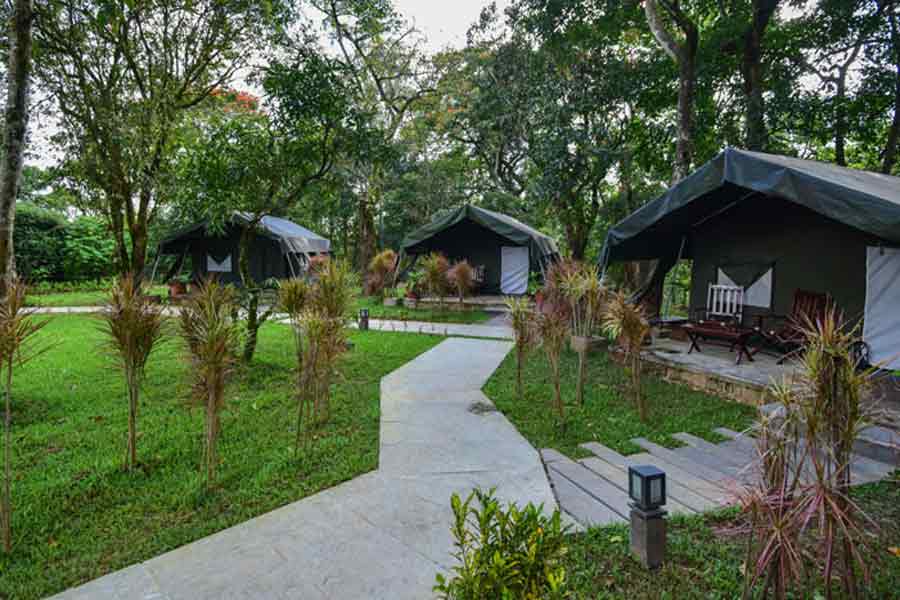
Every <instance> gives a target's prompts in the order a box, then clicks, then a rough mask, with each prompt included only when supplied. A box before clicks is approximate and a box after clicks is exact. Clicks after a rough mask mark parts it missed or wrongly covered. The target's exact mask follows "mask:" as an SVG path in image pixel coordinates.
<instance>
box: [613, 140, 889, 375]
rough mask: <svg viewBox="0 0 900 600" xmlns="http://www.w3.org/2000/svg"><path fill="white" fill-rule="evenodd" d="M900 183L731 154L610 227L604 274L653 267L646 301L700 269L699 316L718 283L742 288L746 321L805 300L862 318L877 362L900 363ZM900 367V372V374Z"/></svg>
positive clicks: (695, 290) (693, 299)
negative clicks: (667, 280) (680, 275)
mask: <svg viewBox="0 0 900 600" xmlns="http://www.w3.org/2000/svg"><path fill="white" fill-rule="evenodd" d="M898 247H900V178H897V177H891V176H889V175H882V174H879V173H871V172H867V171H860V170H856V169H848V168H844V167H839V166H836V165H832V164H826V163H821V162H815V161H809V160H801V159H798V158H791V157H787V156H778V155H774V154H764V153H760V152H748V151H745V150H737V149H734V148H727V149H725V150H724V151H723V152H722V153H720V154H719V155H718V156H716V157H715V158H714V159H713V160H711V161H710V162H708V163H707V164H705V165H704V166H702V167H701V168H699V169H698V170H697V171H695V172H694V173H693V174H691V175H689V176H688V177H685V178H684V179H682V180H681V181H679V182H678V183H676V184H675V185H674V186H672V187H671V188H670V189H669V190H668V191H667V192H666V193H665V194H663V195H662V196H660V197H659V198H657V199H656V200H654V201H653V202H650V203H649V204H647V205H645V206H644V207H642V208H640V209H639V210H637V211H636V212H634V213H633V214H632V215H630V216H629V217H627V218H626V219H625V220H623V221H622V222H620V223H619V224H617V225H616V226H615V227H613V228H612V229H611V230H610V231H609V233H608V234H607V237H606V243H605V245H604V249H603V252H602V254H601V271H603V272H605V269H606V266H607V265H608V264H609V263H611V262H615V261H632V260H656V261H658V262H657V268H656V270H655V272H654V273H653V276H652V277H651V278H650V281H649V282H648V284H647V286H645V288H644V289H643V290H641V293H643V294H647V293H656V294H659V293H660V290H661V286H662V282H663V278H664V277H665V274H666V272H668V271H669V269H671V267H672V266H673V265H674V264H675V263H676V262H677V261H678V259H679V258H683V259H691V260H692V261H693V264H692V282H691V296H690V305H691V306H690V307H691V309H698V308H703V307H705V305H706V301H707V291H708V286H709V285H710V284H715V283H720V284H728V285H738V286H740V287H743V288H744V289H745V297H746V298H747V299H748V300H749V301H748V302H745V306H746V310H747V312H748V313H763V314H767V313H775V314H782V315H784V314H789V313H790V312H791V308H792V302H793V298H794V295H795V293H796V292H797V290H808V291H812V292H818V293H827V294H829V295H830V296H831V297H832V298H833V299H834V301H835V303H836V304H837V305H838V306H839V307H840V308H841V309H842V310H843V311H844V313H845V315H846V316H847V317H848V318H850V319H860V318H863V317H864V318H865V337H866V341H868V342H869V344H870V346H872V353H873V358H874V359H876V360H880V359H882V358H884V359H887V358H889V357H896V356H897V355H898V353H900V310H896V307H897V306H900V249H898ZM898 366H900V364H898Z"/></svg>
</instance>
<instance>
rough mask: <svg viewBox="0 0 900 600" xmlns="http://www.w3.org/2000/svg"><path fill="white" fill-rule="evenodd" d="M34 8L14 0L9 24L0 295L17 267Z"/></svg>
mask: <svg viewBox="0 0 900 600" xmlns="http://www.w3.org/2000/svg"><path fill="white" fill-rule="evenodd" d="M32 10H33V6H32V2H31V0H15V3H14V7H13V13H12V16H11V17H10V22H9V24H8V28H7V30H8V31H9V37H10V48H9V64H8V67H7V84H6V85H7V89H6V92H7V95H6V115H5V119H4V131H3V158H2V162H0V296H5V295H6V286H7V283H8V282H9V280H10V279H11V278H12V277H13V276H15V268H16V265H15V251H14V248H13V227H14V224H15V219H16V196H17V195H18V192H19V183H20V181H21V179H22V166H23V164H24V163H25V143H26V139H25V136H26V133H27V130H28V101H29V87H30V78H31V24H32V18H33V15H32Z"/></svg>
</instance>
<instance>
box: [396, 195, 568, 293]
mask: <svg viewBox="0 0 900 600" xmlns="http://www.w3.org/2000/svg"><path fill="white" fill-rule="evenodd" d="M432 252H440V253H442V254H444V255H445V256H446V257H447V258H448V259H450V260H452V261H458V260H467V261H468V262H469V264H471V265H472V266H473V267H475V268H482V267H483V272H484V281H483V282H482V283H481V286H480V289H479V293H482V294H512V295H517V294H524V293H526V292H527V290H528V278H529V276H530V274H531V273H543V271H544V269H545V268H546V267H547V265H548V264H550V262H552V261H554V260H557V259H558V258H559V249H558V248H557V246H556V242H555V241H554V240H553V238H551V237H549V236H547V235H545V234H543V233H541V232H540V231H538V230H536V229H534V228H533V227H530V226H528V225H526V224H525V223H522V222H521V221H518V220H516V219H514V218H512V217H510V216H509V215H504V214H502V213H498V212H494V211H490V210H486V209H483V208H479V207H476V206H472V205H464V206H461V207H459V208H457V209H456V210H453V211H452V212H449V213H446V214H444V215H440V216H438V217H436V218H435V219H434V220H433V221H432V222H431V223H429V224H428V225H425V226H424V227H422V228H420V229H417V230H416V231H414V232H412V233H411V234H409V235H408V236H407V237H406V238H405V239H404V240H403V244H402V247H401V254H403V255H406V256H410V257H412V258H413V260H415V259H417V258H419V257H421V256H424V255H427V254H430V253H432Z"/></svg>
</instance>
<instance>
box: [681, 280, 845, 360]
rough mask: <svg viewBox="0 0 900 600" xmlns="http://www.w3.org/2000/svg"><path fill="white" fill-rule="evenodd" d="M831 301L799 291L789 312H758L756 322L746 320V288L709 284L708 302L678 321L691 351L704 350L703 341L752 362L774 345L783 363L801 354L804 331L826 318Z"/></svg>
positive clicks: (819, 295) (825, 296)
mask: <svg viewBox="0 0 900 600" xmlns="http://www.w3.org/2000/svg"><path fill="white" fill-rule="evenodd" d="M831 304H832V301H831V299H830V298H829V297H828V295H827V294H820V293H817V292H810V291H807V290H797V291H796V292H795V294H794V302H793V306H792V309H791V313H790V314H789V315H775V314H770V315H757V316H755V317H754V318H753V321H754V323H753V325H752V326H746V325H745V319H744V290H743V288H741V287H738V286H730V285H710V286H709V292H708V295H707V305H706V308H705V309H701V310H700V311H697V312H695V313H694V315H692V318H691V319H689V320H686V321H684V322H682V323H679V324H676V325H675V326H676V327H679V328H680V329H681V330H682V331H683V332H684V333H685V334H686V335H687V337H688V340H689V341H690V348H689V349H688V354H690V353H691V352H694V351H695V350H696V351H697V352H702V351H703V350H702V348H701V346H700V342H704V343H707V342H709V343H714V344H722V345H727V346H728V347H729V351H731V352H737V355H736V357H735V364H741V363H742V361H743V360H747V361H748V362H753V356H754V355H755V354H757V353H758V352H760V351H761V350H764V349H767V348H771V349H773V350H774V351H776V352H777V353H778V355H779V358H778V363H779V364H781V363H783V362H784V361H785V360H787V359H788V358H789V357H791V356H796V355H798V354H799V353H800V352H801V351H802V349H803V346H804V344H805V339H806V334H805V330H806V329H807V328H808V327H809V326H810V325H812V324H813V323H816V322H817V321H820V320H821V319H823V318H824V316H825V314H826V312H827V310H828V308H829V306H831Z"/></svg>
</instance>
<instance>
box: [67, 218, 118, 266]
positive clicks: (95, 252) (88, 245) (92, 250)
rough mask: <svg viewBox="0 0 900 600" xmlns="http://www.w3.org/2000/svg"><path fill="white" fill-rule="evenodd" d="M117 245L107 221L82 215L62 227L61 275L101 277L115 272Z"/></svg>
mask: <svg viewBox="0 0 900 600" xmlns="http://www.w3.org/2000/svg"><path fill="white" fill-rule="evenodd" d="M115 251H116V245H115V241H113V239H112V237H111V236H110V235H109V231H108V229H107V227H106V224H104V223H103V221H101V220H100V219H95V218H93V217H81V218H79V219H76V220H75V221H73V222H72V223H69V224H68V225H67V226H66V229H65V236H64V237H63V246H62V267H63V275H64V277H65V279H67V280H76V281H77V280H84V279H100V278H102V277H108V276H109V275H110V274H112V273H113V272H114V271H115Z"/></svg>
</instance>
